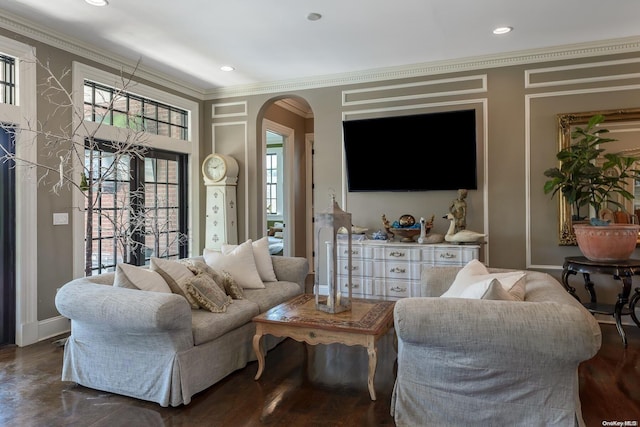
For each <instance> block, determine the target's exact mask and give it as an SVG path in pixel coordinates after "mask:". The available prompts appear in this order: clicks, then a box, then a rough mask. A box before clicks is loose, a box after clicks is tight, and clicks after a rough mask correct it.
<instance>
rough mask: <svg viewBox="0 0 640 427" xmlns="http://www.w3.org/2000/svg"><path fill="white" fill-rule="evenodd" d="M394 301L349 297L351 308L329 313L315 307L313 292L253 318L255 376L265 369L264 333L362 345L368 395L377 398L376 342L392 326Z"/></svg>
mask: <svg viewBox="0 0 640 427" xmlns="http://www.w3.org/2000/svg"><path fill="white" fill-rule="evenodd" d="M394 304H395V303H394V301H371V300H361V299H352V300H351V310H350V311H344V312H342V313H338V314H330V313H325V312H323V311H319V310H316V308H315V297H314V295H311V294H303V295H299V296H297V297H295V298H293V299H291V300H289V301H287V302H285V303H283V304H280V305H278V306H276V307H273V308H272V309H270V310H269V311H266V312H264V313H262V314H260V315H259V316H256V317H254V318H253V321H254V322H255V324H256V334H255V336H254V337H253V349H254V350H255V352H256V355H257V357H258V373H257V374H256V377H255V379H256V380H257V379H259V378H260V376H261V375H262V371H263V370H264V346H263V344H262V336H263V335H266V334H270V335H274V336H276V337H288V338H293V339H294V340H296V341H304V342H306V343H307V344H311V345H316V344H332V343H340V344H346V345H361V346H363V347H365V348H366V349H367V353H368V355H369V376H368V379H367V383H368V386H369V395H370V396H371V400H376V392H375V390H374V388H373V378H374V376H375V373H376V365H377V363H378V353H377V351H378V350H377V342H378V340H379V339H380V338H381V337H382V336H383V335H385V334H386V333H387V331H389V329H390V328H391V327H392V326H393V306H394Z"/></svg>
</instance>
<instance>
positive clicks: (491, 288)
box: [442, 278, 517, 301]
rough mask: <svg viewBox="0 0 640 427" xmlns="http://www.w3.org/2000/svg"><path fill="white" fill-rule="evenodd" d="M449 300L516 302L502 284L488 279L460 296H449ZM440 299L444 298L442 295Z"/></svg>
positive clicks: (475, 284)
mask: <svg viewBox="0 0 640 427" xmlns="http://www.w3.org/2000/svg"><path fill="white" fill-rule="evenodd" d="M448 297H449V298H469V299H488V300H498V301H517V299H516V298H515V297H514V296H512V295H511V294H510V293H509V292H507V290H506V289H504V287H503V286H502V284H501V283H500V282H499V281H498V279H495V278H488V279H485V280H482V281H480V282H477V283H474V284H472V285H470V286H468V287H467V288H466V289H464V290H463V291H462V292H461V293H460V294H457V295H449V296H448ZM442 298H446V297H445V296H444V295H443V296H442Z"/></svg>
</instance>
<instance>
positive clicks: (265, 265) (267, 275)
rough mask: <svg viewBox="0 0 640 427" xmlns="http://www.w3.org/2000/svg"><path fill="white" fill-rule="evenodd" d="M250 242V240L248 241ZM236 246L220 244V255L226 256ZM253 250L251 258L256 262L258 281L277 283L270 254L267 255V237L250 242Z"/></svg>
mask: <svg viewBox="0 0 640 427" xmlns="http://www.w3.org/2000/svg"><path fill="white" fill-rule="evenodd" d="M249 241H251V240H249ZM237 247H238V245H228V244H226V243H223V244H222V253H223V254H227V253H229V252H231V251H232V250H234V249H235V248H237ZM251 247H252V248H253V258H254V259H255V262H256V268H257V269H258V274H260V279H262V281H263V282H277V281H278V278H277V277H276V273H275V271H273V262H272V261H271V254H270V253H269V237H268V236H265V237H263V238H262V239H258V240H256V241H255V242H251Z"/></svg>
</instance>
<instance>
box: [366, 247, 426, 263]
mask: <svg viewBox="0 0 640 427" xmlns="http://www.w3.org/2000/svg"><path fill="white" fill-rule="evenodd" d="M374 257H375V259H376V260H378V259H384V260H388V261H420V249H418V248H410V247H406V248H403V247H402V246H392V247H390V248H388V247H381V248H375V252H374Z"/></svg>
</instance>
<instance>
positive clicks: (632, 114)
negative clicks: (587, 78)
mask: <svg viewBox="0 0 640 427" xmlns="http://www.w3.org/2000/svg"><path fill="white" fill-rule="evenodd" d="M596 114H602V115H603V116H605V121H604V122H603V124H602V126H603V127H604V128H606V129H608V130H609V132H610V133H609V135H610V137H611V138H614V139H616V140H619V143H618V144H617V145H616V146H615V148H614V149H612V150H611V151H617V152H625V153H628V154H629V155H637V153H638V152H640V108H632V109H624V110H605V111H588V112H583V113H568V114H558V116H557V119H558V143H559V144H558V145H559V150H562V149H564V148H567V147H569V146H571V132H572V131H573V128H574V127H575V126H582V125H586V124H587V123H588V122H589V119H590V118H591V117H593V116H594V115H596ZM559 150H558V151H559ZM639 166H640V165H639ZM629 186H630V191H631V192H632V193H633V194H636V195H637V196H636V197H637V200H634V201H633V202H629V205H628V208H627V210H628V211H629V212H630V213H631V214H633V213H635V211H636V209H640V182H639V183H634V182H632V183H629ZM636 187H639V189H638V191H634V189H635V188H636ZM558 194H559V197H558V203H559V208H560V211H559V222H558V224H559V226H560V229H559V238H560V245H562V246H573V245H576V244H577V243H576V236H575V234H574V232H573V220H572V216H573V212H572V207H571V205H570V204H569V203H567V200H566V198H565V197H564V196H563V195H562V194H561V193H558ZM639 243H640V241H639Z"/></svg>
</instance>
